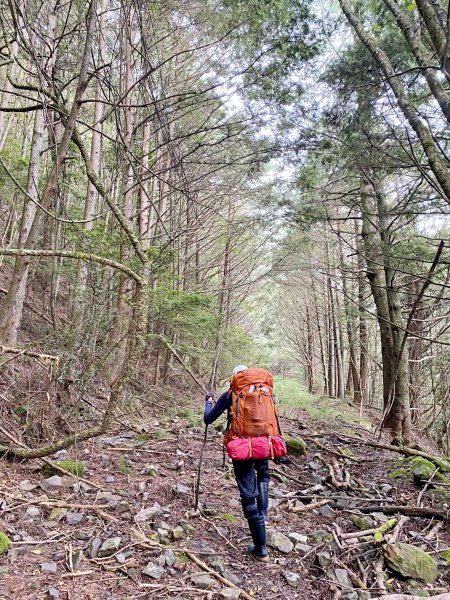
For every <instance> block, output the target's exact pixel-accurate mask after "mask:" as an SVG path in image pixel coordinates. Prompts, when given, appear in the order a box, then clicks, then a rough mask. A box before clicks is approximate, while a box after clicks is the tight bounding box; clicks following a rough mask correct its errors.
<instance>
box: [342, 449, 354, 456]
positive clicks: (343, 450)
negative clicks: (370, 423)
mask: <svg viewBox="0 0 450 600" xmlns="http://www.w3.org/2000/svg"><path fill="white" fill-rule="evenodd" d="M341 454H345V456H353V452H352V451H351V450H350V448H341Z"/></svg>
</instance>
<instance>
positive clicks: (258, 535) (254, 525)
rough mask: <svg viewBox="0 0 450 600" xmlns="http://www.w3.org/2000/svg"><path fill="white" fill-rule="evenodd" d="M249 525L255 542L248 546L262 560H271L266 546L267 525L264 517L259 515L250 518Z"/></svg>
mask: <svg viewBox="0 0 450 600" xmlns="http://www.w3.org/2000/svg"><path fill="white" fill-rule="evenodd" d="M248 526H249V528H250V533H251V536H252V540H253V544H250V546H248V551H249V552H250V554H251V555H252V556H253V557H254V558H256V560H260V561H262V562H267V561H268V560H269V555H268V553H267V547H266V526H265V524H264V517H263V516H258V517H253V518H250V519H248Z"/></svg>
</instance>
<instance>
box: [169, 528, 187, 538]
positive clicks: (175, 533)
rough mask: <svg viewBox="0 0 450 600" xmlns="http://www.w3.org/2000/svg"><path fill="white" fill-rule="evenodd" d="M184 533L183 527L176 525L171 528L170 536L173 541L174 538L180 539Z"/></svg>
mask: <svg viewBox="0 0 450 600" xmlns="http://www.w3.org/2000/svg"><path fill="white" fill-rule="evenodd" d="M184 534H185V531H184V529H183V528H182V527H181V525H178V526H177V527H174V528H173V529H172V530H171V532H170V537H171V539H172V540H173V541H174V542H175V541H176V540H181V538H182V537H183V536H184Z"/></svg>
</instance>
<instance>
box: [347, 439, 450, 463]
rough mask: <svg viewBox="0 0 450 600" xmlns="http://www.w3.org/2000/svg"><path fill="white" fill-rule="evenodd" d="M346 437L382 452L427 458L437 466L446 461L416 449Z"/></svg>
mask: <svg viewBox="0 0 450 600" xmlns="http://www.w3.org/2000/svg"><path fill="white" fill-rule="evenodd" d="M345 437H348V438H350V439H351V440H355V441H358V442H360V443H362V444H367V446H372V447H373V448H381V449H382V450H390V451H391V452H398V453H399V454H404V455H405V456H421V457H422V458H426V459H428V460H430V461H431V462H434V463H436V464H439V463H440V464H442V463H443V462H444V461H445V460H446V459H445V458H442V457H441V456H436V455H435V454H428V453H427V452H422V450H414V448H407V447H406V446H394V445H392V444H383V443H382V442H374V441H372V440H367V439H362V438H356V437H354V436H351V435H346V434H345Z"/></svg>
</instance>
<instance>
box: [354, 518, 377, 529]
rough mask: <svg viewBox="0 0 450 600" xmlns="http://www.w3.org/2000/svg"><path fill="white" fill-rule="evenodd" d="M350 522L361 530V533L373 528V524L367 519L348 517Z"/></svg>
mask: <svg viewBox="0 0 450 600" xmlns="http://www.w3.org/2000/svg"><path fill="white" fill-rule="evenodd" d="M350 521H352V523H353V524H354V525H356V527H357V528H358V529H361V531H365V530H366V529H372V527H373V524H372V523H371V522H370V521H369V520H368V519H365V518H364V517H359V516H358V515H350Z"/></svg>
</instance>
